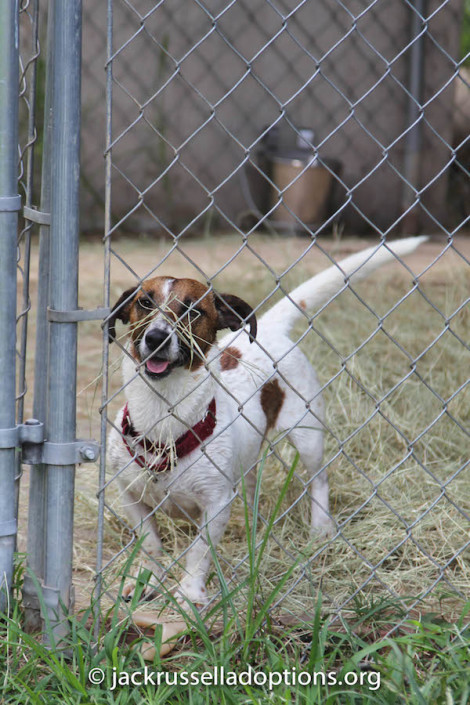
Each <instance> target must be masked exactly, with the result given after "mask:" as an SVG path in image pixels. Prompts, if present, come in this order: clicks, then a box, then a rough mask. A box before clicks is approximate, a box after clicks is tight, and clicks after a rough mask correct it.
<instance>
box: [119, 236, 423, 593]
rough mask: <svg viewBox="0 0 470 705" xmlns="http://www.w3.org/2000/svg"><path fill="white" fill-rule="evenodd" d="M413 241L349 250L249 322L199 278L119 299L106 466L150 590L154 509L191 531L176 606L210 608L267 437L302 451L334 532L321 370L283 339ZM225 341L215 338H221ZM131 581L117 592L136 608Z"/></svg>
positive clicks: (164, 281)
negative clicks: (214, 557) (235, 514)
mask: <svg viewBox="0 0 470 705" xmlns="http://www.w3.org/2000/svg"><path fill="white" fill-rule="evenodd" d="M424 239H426V238H423V237H413V238H406V239H403V240H398V241H395V242H393V243H389V244H385V243H383V244H381V245H380V246H377V247H371V248H369V249H366V250H364V251H362V252H359V253H357V254H353V255H351V256H349V257H347V258H346V259H344V260H343V261H341V262H339V264H336V265H334V266H332V267H330V268H328V269H326V270H325V271H323V272H321V273H320V274H317V275H316V276H314V277H312V278H311V279H309V280H308V281H307V282H305V283H303V284H301V285H300V286H299V287H297V288H296V289H294V291H292V292H291V293H290V294H289V295H288V296H285V297H284V298H283V299H281V300H280V301H279V302H278V303H276V304H275V305H274V306H272V308H271V309H270V310H268V311H267V313H265V314H264V315H262V316H261V318H260V320H259V321H257V318H256V314H255V312H254V310H253V309H252V307H251V306H250V305H249V304H248V303H246V302H245V301H244V300H243V299H241V298H239V297H238V296H235V295H233V294H222V295H218V294H216V293H215V292H214V291H213V289H212V287H210V286H206V285H205V284H202V283H200V282H198V281H195V280H193V279H178V278H176V277H171V276H157V277H154V278H151V279H148V280H146V281H143V282H142V283H141V284H139V285H138V286H136V287H132V288H130V289H127V290H126V291H124V293H123V294H122V295H121V297H120V298H119V300H118V301H117V302H116V304H115V305H114V307H113V308H112V310H111V314H110V316H109V337H110V340H111V341H112V340H115V339H116V322H117V320H120V321H122V322H123V323H124V324H127V325H128V326H129V336H128V341H127V343H126V346H125V354H124V356H123V361H122V373H123V383H124V391H125V395H126V398H127V403H126V404H125V406H124V407H123V408H122V409H121V410H120V411H119V413H118V415H117V417H116V421H115V424H114V427H113V429H112V431H111V433H110V435H109V442H108V458H109V461H110V463H111V466H112V470H113V473H115V474H116V475H117V477H118V483H119V487H120V490H121V496H122V500H123V508H124V511H125V514H126V515H127V518H128V520H129V522H130V524H131V526H132V528H133V529H134V531H138V532H139V533H140V534H141V535H142V548H143V550H144V552H145V553H146V554H147V558H146V559H145V560H144V561H143V562H142V563H141V568H148V569H149V570H150V571H151V574H152V577H151V580H150V581H149V584H148V586H147V587H146V588H145V590H144V593H143V595H144V597H149V596H151V595H152V594H153V592H154V590H155V588H156V587H157V586H158V585H159V581H160V580H161V578H162V575H163V571H162V569H161V567H160V566H159V565H158V557H159V555H160V553H161V551H162V543H161V540H160V537H159V534H158V531H157V527H156V524H155V517H154V514H155V512H156V510H157V509H158V510H163V511H165V512H166V513H167V514H169V515H170V516H186V517H188V518H190V519H191V520H193V521H195V522H196V524H197V527H198V534H197V537H196V539H195V540H194V541H193V542H192V544H191V545H190V547H189V548H188V550H187V552H186V556H185V573H184V577H183V579H182V581H181V582H180V585H179V587H178V590H177V599H178V600H179V601H180V602H182V603H183V604H185V603H187V601H190V602H192V603H194V604H195V605H197V606H198V607H200V606H201V605H204V604H206V602H207V599H208V597H207V590H206V577H207V573H208V570H209V567H210V564H211V546H212V547H213V548H215V547H217V545H218V543H219V541H220V540H221V538H222V536H223V534H224V531H225V528H226V526H227V522H228V521H229V516H230V506H231V503H232V500H233V498H234V496H235V494H236V491H237V485H238V483H239V482H240V479H241V477H242V476H244V478H245V486H246V488H247V495H248V496H249V495H250V494H252V492H253V488H254V486H255V483H256V475H255V473H256V465H257V462H258V460H259V454H260V450H261V446H262V443H263V441H264V439H265V438H266V435H267V434H269V432H271V431H273V432H276V433H278V434H279V433H282V434H285V435H286V436H287V438H288V439H289V440H290V441H291V443H292V444H293V445H294V446H295V447H296V449H297V451H298V453H299V456H300V459H301V461H302V463H303V465H304V466H305V468H306V470H307V472H308V478H309V480H308V493H309V496H310V506H311V518H310V526H311V531H312V533H313V534H317V533H320V534H323V535H325V536H327V535H329V534H331V533H332V531H333V530H334V526H335V525H334V521H333V519H332V517H331V515H330V511H329V504H328V495H329V489H328V479H327V475H326V471H325V470H324V469H322V455H323V430H322V426H323V423H324V410H323V401H322V396H321V392H320V390H321V385H320V383H319V381H318V379H317V376H316V374H315V371H314V369H313V367H312V366H311V364H310V362H309V361H308V360H307V358H306V356H305V355H304V353H303V352H302V351H301V350H300V348H299V347H298V346H297V345H295V344H293V342H292V341H291V339H290V338H289V332H290V329H291V328H292V326H293V324H294V323H295V322H297V321H298V320H301V319H305V322H306V323H307V322H308V318H309V313H308V312H313V311H315V309H318V307H320V306H321V305H322V304H323V303H326V302H327V301H329V300H330V299H331V297H333V296H335V294H337V293H338V292H340V291H341V290H343V289H344V288H346V287H347V286H348V285H349V282H351V281H352V282H356V281H358V280H360V279H363V278H364V277H366V276H368V275H369V274H370V273H372V272H373V271H374V270H376V269H377V268H378V267H380V266H382V265H383V264H386V263H387V262H390V261H392V260H393V259H394V258H395V257H404V256H406V255H408V254H410V253H411V252H413V251H414V250H415V249H416V248H417V247H418V245H419V244H420V243H421V242H422V241H423V240H424ZM223 329H230V331H231V332H230V333H228V334H226V335H225V337H223V338H222V340H220V342H217V340H216V337H217V333H218V331H219V330H223ZM134 589H135V581H132V580H131V581H129V582H128V583H127V584H126V585H125V587H124V592H123V595H124V597H126V598H130V597H131V596H132V594H133V590H134Z"/></svg>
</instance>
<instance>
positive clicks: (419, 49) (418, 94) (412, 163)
mask: <svg viewBox="0 0 470 705" xmlns="http://www.w3.org/2000/svg"><path fill="white" fill-rule="evenodd" d="M410 12H411V36H412V37H418V38H417V39H416V40H415V41H414V42H413V45H412V47H411V51H410V79H409V84H408V91H409V93H410V96H409V98H408V111H407V124H408V125H413V127H412V128H411V129H410V130H408V132H407V133H406V138H405V154H404V157H403V178H404V183H403V195H402V208H401V210H402V212H403V213H406V211H408V210H409V209H410V208H411V207H412V205H413V201H414V198H415V195H414V192H413V191H412V189H413V190H418V189H419V188H420V166H421V145H422V132H423V120H422V116H421V119H420V113H421V110H422V108H421V105H422V97H423V80H424V33H421V34H420V32H421V31H422V23H423V19H422V18H424V17H426V14H425V13H426V0H415V2H414V7H413V6H411V5H410ZM418 35H419V36H418ZM418 229H419V213H418V212H417V210H416V208H414V209H413V210H411V211H410V212H409V213H406V215H405V216H404V218H403V221H402V231H403V232H404V233H411V234H414V233H417V232H418Z"/></svg>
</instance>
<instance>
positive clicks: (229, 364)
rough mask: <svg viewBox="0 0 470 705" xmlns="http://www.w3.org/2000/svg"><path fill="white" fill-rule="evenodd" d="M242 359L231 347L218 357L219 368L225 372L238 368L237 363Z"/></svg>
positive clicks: (239, 353) (236, 350) (237, 351)
mask: <svg viewBox="0 0 470 705" xmlns="http://www.w3.org/2000/svg"><path fill="white" fill-rule="evenodd" d="M241 359H242V354H241V352H240V350H238V348H234V347H232V346H230V347H228V348H226V349H225V350H224V351H223V353H222V355H221V356H220V367H221V369H222V370H223V371H224V372H226V371H227V370H234V369H235V368H236V367H238V361H239V360H241Z"/></svg>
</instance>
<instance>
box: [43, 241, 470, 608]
mask: <svg viewBox="0 0 470 705" xmlns="http://www.w3.org/2000/svg"><path fill="white" fill-rule="evenodd" d="M306 242H307V241H305V240H302V239H294V238H291V239H284V240H283V239H281V238H276V239H273V238H268V237H263V236H260V237H258V236H256V237H253V238H252V239H251V240H250V246H251V247H252V250H253V251H252V252H249V251H247V250H245V251H243V252H242V253H241V254H239V255H238V256H237V257H236V258H235V259H234V260H233V261H232V263H231V264H230V265H229V266H228V267H227V268H226V269H224V270H223V271H222V272H221V273H220V274H219V275H217V276H215V284H216V286H217V288H218V289H219V290H220V291H231V292H233V293H238V294H239V295H242V296H244V297H245V298H246V299H247V300H249V301H250V302H251V303H256V302H257V301H260V300H262V298H263V297H264V296H266V295H267V294H268V293H269V292H270V291H271V290H272V289H273V286H274V279H273V274H271V273H270V272H269V271H268V270H267V269H266V266H265V265H264V264H263V263H262V262H261V261H260V260H259V259H258V257H257V255H261V257H263V258H264V259H265V260H267V261H268V262H269V265H270V267H271V268H272V270H273V272H275V273H276V274H277V275H280V274H282V273H283V271H285V270H286V269H287V268H288V267H289V266H290V264H291V263H293V262H295V261H296V259H297V258H298V257H299V255H300V254H301V253H302V251H303V250H304V249H305V247H306ZM365 244H367V243H364V242H363V241H362V242H361V241H358V240H348V241H347V242H345V243H337V242H335V241H331V240H330V241H326V242H325V246H326V248H327V249H328V251H330V252H331V253H332V254H333V256H334V257H335V258H336V259H338V258H340V257H342V256H344V255H345V254H347V253H348V252H349V251H351V250H355V249H359V248H360V247H362V246H364V245H365ZM239 245H240V241H239V240H238V239H237V238H235V237H226V238H221V239H213V240H208V239H205V240H197V241H193V240H191V241H188V244H187V246H186V245H185V247H184V253H185V255H188V256H189V257H190V260H191V261H193V262H195V263H196V264H197V265H198V266H200V267H201V268H202V269H204V272H205V273H206V274H207V275H208V276H214V275H215V274H216V272H217V271H218V269H219V268H220V267H221V266H222V265H223V264H224V263H225V262H226V261H228V260H229V259H230V258H231V257H232V256H233V255H234V254H235V253H236V252H237V249H238V247H239ZM469 245H470V241H469V239H468V238H467V239H466V240H464V239H462V240H461V242H460V244H459V247H460V249H461V250H462V251H466V252H467V257H468V253H469V250H470V247H469ZM115 250H116V253H117V254H119V256H120V257H122V258H123V260H124V261H125V262H126V263H127V264H128V265H129V266H130V267H131V268H132V270H134V271H135V272H137V273H138V275H139V276H142V277H143V276H146V275H147V274H149V273H150V272H151V271H152V270H151V266H153V265H156V264H158V262H159V261H160V260H161V259H162V258H163V257H164V255H165V253H166V252H167V250H168V244H167V243H165V242H155V241H154V240H146V239H141V240H132V241H131V240H129V239H123V240H118V241H117V242H116V243H115ZM441 250H442V246H441V245H440V244H434V243H432V244H427V245H425V246H424V247H423V248H422V249H421V251H420V253H419V254H417V255H414V256H412V257H411V258H409V260H407V264H409V266H410V267H411V268H412V270H413V271H414V272H415V273H420V272H421V271H422V270H423V269H424V267H425V266H427V265H428V264H429V263H431V262H432V261H433V260H434V258H436V256H437V255H438V254H439V253H440V252H441ZM185 255H183V254H181V252H178V251H176V252H175V253H173V254H172V255H171V256H170V258H169V261H168V262H166V263H165V264H163V265H162V266H161V267H160V268H159V270H158V273H169V274H174V275H176V276H188V275H189V276H198V275H197V272H196V270H195V268H194V266H193V265H192V264H191V262H190V261H188V260H187V259H186V256H185ZM327 264H328V260H327V259H326V258H325V257H324V256H323V255H320V253H319V252H318V250H315V249H314V250H312V251H311V252H309V253H308V254H307V255H306V256H305V258H304V259H303V260H302V261H301V262H299V264H297V265H296V266H295V267H294V268H293V269H292V271H290V272H289V273H288V274H287V275H286V276H285V277H283V279H282V284H283V286H284V285H285V286H286V288H288V289H290V288H292V287H293V286H295V285H296V284H297V283H299V282H300V281H302V280H304V279H305V278H307V277H308V276H311V275H312V273H314V272H315V271H319V270H321V269H323V268H324V267H325V266H326V265H327ZM199 276H200V275H199ZM101 282H102V274H101V248H100V245H99V244H97V243H92V242H90V243H85V244H83V246H82V248H81V300H80V304H81V305H82V306H84V307H90V308H92V307H95V306H97V305H99V304H100V301H101V286H102V284H101ZM133 282H134V280H133V277H132V274H131V273H130V272H129V270H128V269H127V268H126V267H125V266H123V265H122V263H121V262H120V260H119V259H118V258H117V257H114V258H113V271H112V298H113V299H114V298H117V297H118V295H119V294H120V293H121V291H122V290H123V289H124V288H127V287H128V286H130V285H131V284H132V283H133ZM420 287H421V291H422V292H423V293H424V294H425V296H426V297H427V298H428V299H429V300H430V301H432V303H433V304H434V306H436V307H437V308H438V309H439V310H440V311H441V313H442V315H441V314H439V313H438V312H436V311H435V310H434V309H433V307H432V306H431V305H430V303H428V301H426V298H425V297H424V296H423V295H422V294H421V293H420V292H413V293H412V294H411V295H410V296H409V297H408V298H407V299H406V300H405V301H404V302H403V303H402V304H400V305H399V306H398V307H397V308H396V309H395V310H394V311H393V312H392V313H390V314H389V315H387V316H386V317H385V318H384V320H383V322H382V325H381V327H380V329H378V326H377V323H378V321H377V316H379V317H383V316H385V314H387V312H388V311H389V310H390V309H391V308H392V307H393V306H394V305H395V303H396V302H398V301H399V300H400V299H401V298H402V297H403V296H404V295H405V294H406V293H407V292H409V291H410V288H411V277H410V275H409V274H408V272H407V271H406V270H405V269H404V268H402V267H400V266H399V265H392V266H389V267H386V268H384V269H383V270H381V272H380V273H378V274H376V275H375V276H374V277H373V278H371V279H370V280H368V281H366V282H364V283H362V284H361V285H359V286H357V288H356V291H357V292H358V294H359V295H360V297H361V298H362V299H363V301H364V302H365V303H366V304H367V305H368V306H370V307H371V309H372V310H373V311H374V312H375V314H377V316H376V315H374V314H373V313H371V312H370V311H368V309H367V307H366V306H365V305H364V304H363V303H361V301H359V300H358V298H356V297H355V296H354V294H352V293H351V292H345V293H344V294H342V295H341V296H339V297H338V298H337V299H336V301H335V302H333V303H332V304H331V305H329V306H328V307H327V308H326V309H325V310H324V311H323V312H322V313H321V314H320V315H319V316H318V317H317V318H315V320H314V327H315V329H316V331H317V333H314V332H309V333H308V335H307V336H304V337H303V338H302V342H301V343H300V344H301V346H302V348H303V350H304V351H305V352H306V354H307V355H308V357H309V358H310V359H311V360H312V362H313V363H314V365H315V367H316V369H317V372H318V374H319V378H320V380H321V381H322V383H323V384H324V385H325V393H324V394H325V400H326V409H327V425H328V428H329V429H330V432H329V433H327V435H326V452H325V462H326V463H328V464H329V474H330V484H331V499H332V511H333V515H334V517H335V519H336V521H337V523H338V526H339V535H338V537H337V538H336V540H334V541H333V542H331V543H329V544H328V545H322V544H321V543H318V542H317V543H315V542H313V543H312V542H310V540H309V535H308V529H307V526H306V522H305V515H306V511H307V504H306V501H305V499H303V500H302V501H301V502H300V503H297V499H298V496H299V493H301V492H302V490H303V479H305V476H304V474H303V472H302V468H300V467H299V469H298V472H297V473H296V478H295V480H294V481H293V482H292V484H291V487H290V488H289V490H288V493H287V496H286V498H285V502H284V506H283V512H284V511H286V512H287V513H286V515H285V516H284V517H283V518H282V520H280V521H279V522H277V523H276V525H275V528H274V530H273V539H274V540H271V541H270V542H269V543H268V548H267V551H266V553H265V555H264V557H263V562H262V566H261V574H262V578H263V581H262V584H261V585H260V594H261V595H262V591H263V590H268V589H269V586H271V587H272V586H274V585H275V584H276V583H277V581H278V580H279V579H280V577H281V576H282V575H283V574H284V572H285V570H286V568H288V567H289V565H291V564H292V562H293V561H294V560H295V559H298V558H299V555H300V556H301V559H300V561H299V564H298V565H297V566H296V567H295V569H294V571H293V573H292V576H291V579H290V580H289V582H288V584H287V585H286V588H285V590H284V591H283V592H284V593H286V596H285V599H284V600H283V603H282V610H283V611H284V612H286V611H288V612H289V611H290V612H293V613H295V614H303V613H305V612H309V611H310V610H311V609H312V604H313V602H312V596H313V595H315V592H316V590H317V588H318V587H320V586H321V588H322V590H323V593H324V596H325V601H326V602H328V601H329V604H330V606H331V607H333V608H336V607H339V606H341V605H343V604H344V603H346V602H347V601H348V600H349V599H350V597H351V595H353V594H354V592H355V591H356V590H358V589H359V588H361V587H362V586H364V585H365V587H364V590H365V592H372V593H374V594H377V595H385V594H389V591H392V592H393V593H395V594H397V595H399V596H401V597H403V598H409V597H411V598H417V597H419V596H420V595H423V594H425V593H426V592H427V591H428V590H429V589H431V588H433V586H434V585H435V584H436V583H437V582H438V581H439V579H440V578H441V577H443V580H441V582H440V583H439V585H438V586H437V587H435V589H433V592H432V596H431V597H430V601H431V602H436V601H437V600H439V599H441V598H442V597H443V596H444V595H445V594H446V593H449V592H450V591H451V590H450V586H451V585H452V586H453V587H454V588H456V589H457V590H459V591H461V592H462V593H465V592H466V591H467V590H468V585H469V584H470V583H469V578H470V569H469V565H468V547H467V548H466V549H465V550H463V549H464V547H465V546H466V544H467V543H468V532H469V521H468V515H469V514H470V498H469V494H468V480H469V477H468V475H469V467H468V465H467V467H464V464H465V463H466V462H468V435H467V434H466V433H465V430H464V429H468V425H469V424H468V422H469V409H470V393H469V387H468V386H467V387H465V386H464V385H465V383H466V381H467V377H468V369H469V368H470V353H469V351H468V348H466V347H465V345H463V344H462V342H461V341H466V342H467V344H468V340H469V339H470V314H469V308H468V306H467V307H466V308H462V309H461V310H460V311H459V312H458V313H457V314H456V315H453V314H454V312H455V311H457V310H458V309H459V307H460V306H461V305H462V303H463V301H464V300H465V298H466V296H468V265H465V263H464V261H463V260H462V259H461V258H459V257H458V256H457V255H455V254H454V253H452V252H449V253H447V254H446V255H445V256H444V257H442V258H441V259H440V260H439V262H437V263H436V264H434V265H433V266H432V267H431V268H430V269H429V271H428V272H427V273H426V274H425V275H424V276H423V278H422V280H421V284H420ZM446 320H448V326H447V328H446V324H445V322H446ZM444 330H445V332H444ZM304 331H305V326H303V327H302V326H300V327H298V329H297V330H296V333H297V335H298V336H299V337H301V336H303V333H304ZM318 333H320V335H318ZM365 340H368V342H367V343H366V344H365V345H363V343H364V341H365ZM433 341H435V342H434V345H432V347H430V348H429V350H428V347H429V346H430V345H431V343H432V342H433ZM100 345H101V337H100V329H99V325H98V324H95V323H84V324H81V328H80V349H79V389H80V390H81V391H80V393H79V397H78V409H79V427H80V428H79V430H80V434H81V435H82V436H84V435H85V436H86V435H90V436H92V437H95V438H96V437H97V435H98V428H99V414H98V407H99V397H100V391H99V377H100V365H101V360H100ZM425 351H426V352H425ZM30 354H31V353H30ZM412 360H416V366H415V368H414V371H411V367H410V364H411V361H412ZM118 367H119V352H118V350H116V349H115V350H113V351H112V363H111V368H112V374H111V388H112V390H117V389H119V384H120V374H119V370H118ZM95 380H96V382H95ZM122 403H123V396H122V394H121V395H119V397H118V398H117V399H116V400H115V401H114V402H113V403H112V404H111V405H110V411H109V413H110V418H111V419H113V416H114V413H115V411H116V410H117V409H118V408H119V406H121V405H122ZM410 448H412V453H410ZM276 450H277V452H278V454H279V456H280V458H281V459H277V458H275V457H271V458H269V459H268V461H267V463H266V467H265V469H264V473H263V484H262V496H261V513H262V515H263V516H265V517H268V516H270V513H271V511H272V509H273V507H274V505H275V502H276V499H277V496H278V494H279V491H280V489H281V487H282V483H283V481H284V478H285V477H286V473H287V470H286V468H287V467H288V466H289V464H290V463H291V462H292V460H293V459H294V451H293V449H292V448H291V447H289V446H288V445H287V444H284V443H281V444H279V445H278V446H277V447H276ZM96 489H97V470H96V468H95V467H93V466H91V467H90V466H83V467H82V468H80V469H79V470H78V473H77V497H76V549H75V552H76V555H75V570H76V578H77V583H78V585H79V590H78V592H79V593H80V592H81V596H80V594H79V603H80V602H81V601H83V600H85V601H86V599H87V593H88V592H89V591H90V590H91V588H92V578H93V570H94V564H95V552H96V514H97V500H96ZM107 504H108V506H109V507H110V509H108V510H107V513H106V529H105V547H104V555H105V560H106V561H108V560H109V561H111V564H110V567H109V570H108V572H107V578H106V579H107V582H109V583H110V584H111V583H112V580H113V575H117V573H118V572H119V569H120V568H121V567H122V565H123V563H124V562H125V558H126V555H127V554H126V553H123V554H121V556H120V557H119V558H117V559H116V560H113V557H114V556H115V555H116V554H117V553H118V552H119V551H120V550H121V549H122V547H123V546H124V545H126V544H127V542H128V541H129V535H128V534H127V532H126V531H125V530H124V529H123V527H122V525H121V524H120V523H119V521H118V520H117V519H116V518H115V517H114V516H113V512H116V513H117V514H119V512H120V509H119V498H118V493H117V489H116V488H114V487H113V486H112V484H111V486H110V488H109V490H108V492H107ZM291 504H294V505H295V506H293V508H292V509H291V510H290V511H287V510H288V508H289V506H290V505H291ZM162 524H163V528H162V533H163V536H164V540H165V546H166V547H167V549H168V558H167V560H168V562H170V557H171V556H174V555H175V554H177V553H178V552H179V551H181V550H182V549H184V547H185V545H187V536H186V534H187V532H188V527H187V525H185V524H184V523H181V522H180V523H175V522H170V521H168V520H163V521H162ZM259 530H260V532H261V533H260V535H262V527H261V526H260V529H259ZM465 551H466V552H465ZM219 555H220V559H221V562H222V566H223V569H224V573H225V575H226V577H227V579H230V578H231V577H232V574H233V576H234V577H235V578H236V580H242V579H243V578H244V576H245V575H246V573H247V570H248V566H247V561H246V560H245V562H243V559H245V558H246V556H247V546H246V530H245V521H244V508H243V503H242V501H241V500H240V499H238V500H236V501H235V503H234V507H233V512H232V518H231V521H230V525H229V528H228V531H227V533H226V535H225V538H224V540H223V542H222V543H221V545H220V547H219ZM304 574H305V576H307V577H308V578H309V579H308V580H307V579H304V580H300V581H299V580H298V578H300V577H301V576H302V575H304ZM114 587H116V585H115V586H114ZM212 587H213V588H214V589H215V587H216V581H214V582H213V583H212ZM240 606H241V609H243V605H242V604H241V605H240Z"/></svg>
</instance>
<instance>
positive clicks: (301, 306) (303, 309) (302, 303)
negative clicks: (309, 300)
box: [299, 299, 307, 311]
mask: <svg viewBox="0 0 470 705" xmlns="http://www.w3.org/2000/svg"><path fill="white" fill-rule="evenodd" d="M299 306H300V308H301V309H302V311H305V309H306V308H307V304H306V303H305V301H304V300H303V299H302V301H301V302H300V303H299Z"/></svg>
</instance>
